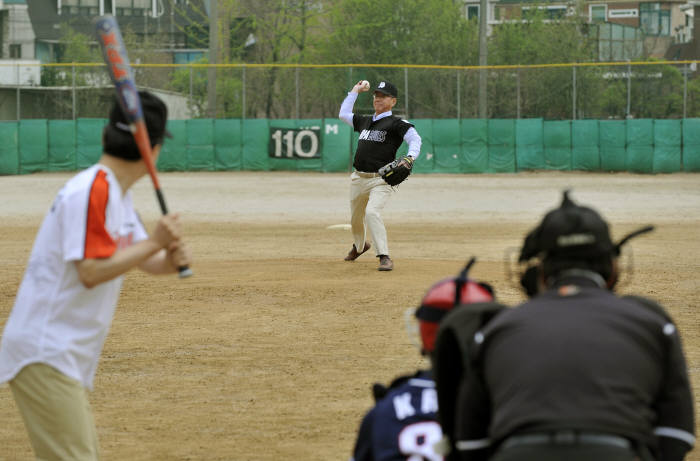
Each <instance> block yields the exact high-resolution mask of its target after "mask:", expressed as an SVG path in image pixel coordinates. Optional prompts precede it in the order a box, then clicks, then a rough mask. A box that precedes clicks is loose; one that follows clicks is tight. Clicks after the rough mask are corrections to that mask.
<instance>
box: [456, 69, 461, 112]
mask: <svg viewBox="0 0 700 461" xmlns="http://www.w3.org/2000/svg"><path fill="white" fill-rule="evenodd" d="M460 73H461V71H460V70H459V69H457V119H460V118H461V115H462V114H461V112H462V111H461V108H462V106H461V104H462V97H461V95H460V91H459V90H460V87H459V83H460V81H459V80H460V79H459V77H460Z"/></svg>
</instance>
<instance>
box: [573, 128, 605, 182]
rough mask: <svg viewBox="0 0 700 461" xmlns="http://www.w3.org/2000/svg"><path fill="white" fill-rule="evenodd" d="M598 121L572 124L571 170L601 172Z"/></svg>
mask: <svg viewBox="0 0 700 461" xmlns="http://www.w3.org/2000/svg"><path fill="white" fill-rule="evenodd" d="M599 129H600V127H599V125H598V121H597V120H574V121H572V122H571V169H572V170H584V171H599V170H600V141H599V139H600V134H599V133H600V132H599Z"/></svg>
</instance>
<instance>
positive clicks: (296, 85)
mask: <svg viewBox="0 0 700 461" xmlns="http://www.w3.org/2000/svg"><path fill="white" fill-rule="evenodd" d="M294 118H295V119H297V120H299V66H297V67H296V68H295V69H294Z"/></svg>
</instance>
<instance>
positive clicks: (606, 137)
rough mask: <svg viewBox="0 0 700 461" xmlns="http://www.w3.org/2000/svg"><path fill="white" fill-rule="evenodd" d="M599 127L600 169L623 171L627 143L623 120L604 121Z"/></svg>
mask: <svg viewBox="0 0 700 461" xmlns="http://www.w3.org/2000/svg"><path fill="white" fill-rule="evenodd" d="M599 127H600V168H601V169H602V170H603V171H624V170H625V156H626V149H625V145H626V143H627V136H626V125H625V121H624V120H605V121H601V122H600V123H599Z"/></svg>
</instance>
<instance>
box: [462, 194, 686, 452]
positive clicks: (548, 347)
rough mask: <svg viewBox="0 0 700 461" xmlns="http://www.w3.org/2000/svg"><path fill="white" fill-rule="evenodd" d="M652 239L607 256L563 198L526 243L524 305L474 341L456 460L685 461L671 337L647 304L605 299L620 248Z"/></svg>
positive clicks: (602, 225) (678, 360)
mask: <svg viewBox="0 0 700 461" xmlns="http://www.w3.org/2000/svg"><path fill="white" fill-rule="evenodd" d="M651 229H652V228H651V227H649V228H645V229H641V230H640V231H637V232H634V233H632V234H630V235H629V236H627V237H626V238H624V239H623V240H622V241H621V242H620V243H618V244H613V242H612V241H611V239H610V235H609V232H608V225H607V223H606V222H605V221H604V220H603V219H602V218H601V216H600V215H599V214H598V213H597V212H596V211H594V210H592V209H590V208H587V207H583V206H579V205H576V204H575V203H574V202H573V201H572V200H571V199H570V198H569V196H568V192H565V193H564V199H563V202H562V204H561V206H560V207H559V208H557V209H554V210H552V211H550V212H549V213H548V214H547V215H545V217H544V219H543V220H542V222H541V223H540V224H539V226H537V227H536V228H535V229H534V230H533V231H532V232H530V233H529V234H528V235H527V237H526V238H525V242H524V245H523V247H522V250H521V254H520V261H521V262H531V267H530V268H529V269H528V270H527V271H526V272H525V273H524V275H523V277H522V279H521V283H522V284H523V286H524V287H525V289H526V291H527V292H528V295H529V296H531V299H530V300H529V301H528V302H525V303H524V304H522V305H520V306H518V307H516V308H514V309H509V310H507V311H506V312H503V313H502V314H501V315H499V316H497V317H496V318H495V319H493V320H492V321H491V322H489V323H488V324H487V325H486V326H485V327H484V328H483V329H482V330H481V331H480V332H478V333H476V334H475V335H474V345H475V349H476V352H475V354H474V362H473V365H474V370H475V371H474V372H473V373H471V374H470V376H469V377H468V378H467V379H465V380H464V381H463V382H462V386H461V388H460V391H459V397H458V403H457V416H456V419H457V421H456V426H457V427H456V437H457V439H456V444H455V445H456V448H457V450H458V451H459V454H460V459H469V460H479V459H490V460H497V461H511V460H521V461H522V460H538V461H549V460H568V461H579V460H600V461H603V460H605V461H608V460H609V461H618V460H619V461H632V460H642V461H647V460H663V461H676V460H682V459H684V457H685V455H686V453H687V452H688V451H689V450H691V449H692V448H693V445H694V443H695V436H694V428H695V425H694V411H693V397H692V392H691V389H690V384H689V381H688V373H687V369H686V364H685V359H684V356H683V351H682V348H681V339H680V337H679V334H678V330H677V329H676V327H675V325H674V323H673V321H672V320H671V318H670V317H669V315H668V314H667V313H666V312H665V311H664V309H663V308H662V307H661V306H660V305H658V304H656V303H655V302H653V301H651V300H648V299H645V298H641V297H637V296H622V297H620V296H616V295H615V294H613V292H612V290H613V287H614V286H615V282H616V281H617V277H618V266H617V259H618V256H619V252H620V246H621V245H622V244H624V243H625V242H626V241H627V240H628V239H629V238H631V237H633V236H634V235H638V234H640V233H643V232H646V231H649V230H651ZM532 261H534V264H532Z"/></svg>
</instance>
